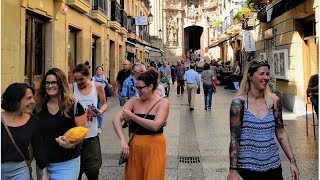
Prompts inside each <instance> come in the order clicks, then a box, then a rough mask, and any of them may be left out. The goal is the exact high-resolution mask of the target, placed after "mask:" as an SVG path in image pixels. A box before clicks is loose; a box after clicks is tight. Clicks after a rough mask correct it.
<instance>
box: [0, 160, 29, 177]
mask: <svg viewBox="0 0 320 180" xmlns="http://www.w3.org/2000/svg"><path fill="white" fill-rule="evenodd" d="M1 179H21V180H29V179H30V175H29V169H28V166H27V164H26V163H25V162H24V161H21V162H11V161H10V162H5V163H1Z"/></svg>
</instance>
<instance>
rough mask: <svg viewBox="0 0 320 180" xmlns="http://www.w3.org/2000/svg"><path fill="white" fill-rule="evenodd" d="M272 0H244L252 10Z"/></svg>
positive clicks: (257, 9) (258, 8)
mask: <svg viewBox="0 0 320 180" xmlns="http://www.w3.org/2000/svg"><path fill="white" fill-rule="evenodd" d="M272 1H273V0H246V4H247V6H248V7H249V8H250V9H251V10H252V11H259V10H260V9H262V8H263V7H265V6H266V5H267V4H269V3H271V2H272Z"/></svg>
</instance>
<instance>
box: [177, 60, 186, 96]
mask: <svg viewBox="0 0 320 180" xmlns="http://www.w3.org/2000/svg"><path fill="white" fill-rule="evenodd" d="M185 72H186V68H185V66H184V65H183V64H182V63H181V61H180V60H178V61H177V66H176V68H175V79H176V80H177V95H178V97H179V96H180V93H181V96H182V95H183V90H184V79H183V76H184V74H185Z"/></svg>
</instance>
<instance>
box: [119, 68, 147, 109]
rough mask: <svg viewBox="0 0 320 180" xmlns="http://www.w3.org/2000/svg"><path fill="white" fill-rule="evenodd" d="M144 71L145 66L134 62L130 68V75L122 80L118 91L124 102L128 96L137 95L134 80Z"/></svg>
mask: <svg viewBox="0 0 320 180" xmlns="http://www.w3.org/2000/svg"><path fill="white" fill-rule="evenodd" d="M144 71H146V68H145V66H144V65H143V64H141V63H135V64H134V65H133V67H132V69H131V75H130V76H129V77H128V78H127V79H125V80H124V82H123V86H122V89H121V91H120V96H121V98H122V99H124V103H126V102H127V101H128V100H129V99H130V98H133V97H138V96H139V94H138V93H137V91H136V82H137V78H138V76H140V74H141V73H143V72H144Z"/></svg>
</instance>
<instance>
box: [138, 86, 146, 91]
mask: <svg viewBox="0 0 320 180" xmlns="http://www.w3.org/2000/svg"><path fill="white" fill-rule="evenodd" d="M145 87H147V85H145V86H136V88H137V89H138V90H139V91H142V89H143V88H145Z"/></svg>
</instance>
